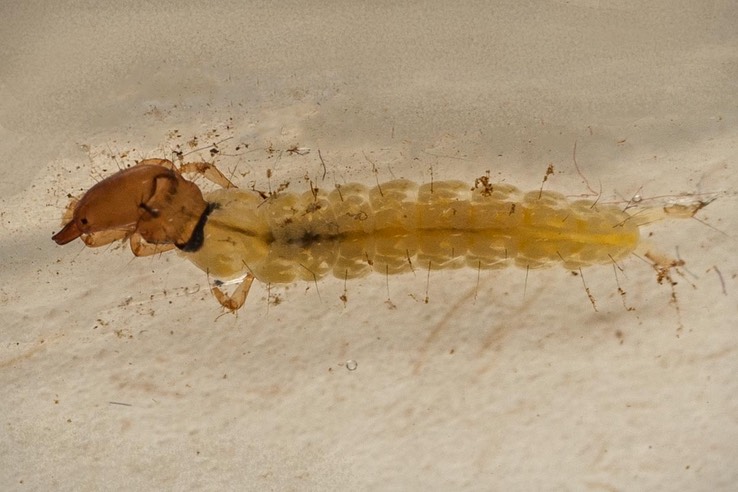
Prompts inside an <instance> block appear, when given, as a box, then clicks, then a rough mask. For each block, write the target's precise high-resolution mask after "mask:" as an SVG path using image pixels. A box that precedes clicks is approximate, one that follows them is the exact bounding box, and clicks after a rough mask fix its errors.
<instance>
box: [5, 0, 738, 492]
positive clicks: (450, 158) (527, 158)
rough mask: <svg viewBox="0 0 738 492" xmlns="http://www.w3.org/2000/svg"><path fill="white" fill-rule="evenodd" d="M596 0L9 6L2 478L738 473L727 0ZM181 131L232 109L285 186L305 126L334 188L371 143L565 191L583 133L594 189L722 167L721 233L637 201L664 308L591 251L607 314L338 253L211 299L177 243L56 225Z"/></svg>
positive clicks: (540, 478)
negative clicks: (321, 266) (363, 271)
mask: <svg viewBox="0 0 738 492" xmlns="http://www.w3.org/2000/svg"><path fill="white" fill-rule="evenodd" d="M611 4H612V3H611V2H595V1H584V0H581V1H572V2H540V3H530V4H525V5H523V4H521V3H520V2H495V3H494V5H493V6H491V7H490V6H488V5H487V4H486V3H484V2H482V3H479V4H478V5H474V4H471V3H468V4H465V6H463V7H458V8H455V9H454V8H450V7H443V6H440V5H439V4H438V3H433V2H431V3H428V4H425V3H414V4H412V5H411V6H397V5H395V4H394V3H393V2H388V3H386V4H381V5H380V4H372V3H359V2H354V3H346V4H345V5H339V4H337V3H331V4H327V3H326V4H325V5H311V6H309V7H307V6H305V5H302V4H301V3H294V4H292V3H288V2H281V6H279V7H274V6H267V5H266V4H264V5H262V4H256V3H251V4H249V5H248V6H247V7H244V6H243V5H242V3H241V2H232V3H228V2H220V3H218V5H215V6H212V5H207V6H205V5H204V4H202V5H201V4H200V3H198V2H171V3H170V2H157V5H156V6H153V5H150V4H148V3H144V2H141V3H137V2H119V3H118V5H117V6H115V7H107V8H102V7H97V6H94V4H93V3H87V2H67V3H65V6H64V7H61V6H58V5H57V4H56V3H54V4H52V3H49V4H48V5H47V4H45V3H44V2H35V3H34V2H23V3H22V4H21V3H16V4H15V5H12V6H8V5H6V6H3V7H2V8H1V10H2V15H1V16H0V23H1V28H0V64H1V66H2V67H3V68H2V72H1V73H0V101H1V102H0V137H1V138H0V170H2V179H0V191H2V193H1V194H0V200H1V201H0V204H1V205H0V207H1V208H0V218H1V219H2V225H1V229H0V234H1V235H0V259H2V262H3V266H2V269H1V270H0V280H2V282H1V283H0V313H2V330H1V332H0V333H2V334H1V335H0V384H2V388H3V391H4V392H3V398H2V402H0V415H2V421H1V422H0V424H2V427H1V428H0V443H2V445H0V489H2V490H51V489H55V490H71V489H75V490H96V489H130V490H132V489H162V488H177V489H198V488H199V489H213V490H222V489H224V488H228V489H236V488H251V489H259V490H264V489H271V490H280V489H291V490H297V489H336V488H338V487H344V488H349V487H350V488H354V489H370V488H374V489H378V488H390V489H401V488H403V489H420V488H428V489H450V488H469V489H488V490H489V489H499V490H532V489H557V490H731V489H732V488H733V487H734V486H735V483H736V481H737V480H738V472H737V471H736V470H738V466H736V465H737V464H738V420H737V419H736V415H738V396H737V395H738V383H737V382H736V378H735V374H736V370H737V369H738V352H737V348H738V337H737V336H736V330H735V320H736V319H737V318H736V316H737V315H738V312H737V311H738V303H737V302H736V296H737V292H738V290H737V289H738V285H736V276H738V265H737V264H736V260H735V255H733V254H731V253H732V252H733V251H734V250H735V247H736V239H735V237H734V231H735V230H736V227H737V226H738V217H736V212H735V210H736V199H735V191H736V189H737V188H738V173H736V160H737V159H738V144H736V142H738V130H736V128H738V127H737V124H738V90H737V89H738V88H737V87H736V80H738V34H736V30H735V26H736V25H737V24H738V9H736V7H735V4H734V3H733V2H730V1H723V2H721V1H713V2H702V1H696V0H695V1H682V2H665V1H663V2H662V1H657V2H645V1H644V2H641V1H631V2H617V3H616V5H611ZM52 5H53V6H52ZM226 127H229V128H226ZM213 128H216V129H218V134H219V135H220V136H218V137H216V136H215V135H214V134H213V132H211V131H210V130H211V129H213ZM174 130H179V134H180V135H181V137H178V136H176V135H175V133H174ZM194 136H197V137H198V139H199V144H200V145H202V146H206V145H208V144H210V143H212V142H213V141H217V140H219V139H222V138H224V137H227V136H233V138H232V139H231V140H228V141H227V142H224V143H223V144H222V146H221V148H222V149H223V150H224V152H223V154H231V155H220V156H219V157H218V158H217V160H216V162H217V163H218V165H219V166H220V167H221V168H223V169H227V170H229V171H232V172H234V173H235V174H234V176H235V179H236V180H237V181H239V183H240V184H242V185H244V186H248V185H249V183H250V182H251V181H255V182H256V185H257V186H258V187H261V188H265V187H266V186H267V180H266V177H265V173H266V169H267V168H269V169H272V170H273V171H274V177H273V178H272V185H275V184H277V183H279V182H281V181H284V180H290V181H291V183H292V184H291V189H293V188H292V187H294V188H295V189H305V183H304V182H303V181H301V178H302V177H303V176H304V175H305V174H308V175H309V176H310V177H311V178H313V179H316V178H317V179H319V178H320V175H321V173H322V168H321V165H320V159H319V157H318V152H317V151H318V149H320V151H321V155H322V156H323V159H324V161H325V163H326V166H327V170H328V176H329V177H328V178H327V181H326V184H325V186H332V183H333V182H334V180H335V181H337V182H342V181H344V180H346V181H362V182H366V183H367V184H370V185H371V184H372V183H373V182H374V176H373V175H372V173H371V162H373V163H375V164H376V166H377V168H378V170H379V178H380V179H391V178H392V177H400V176H404V177H407V178H409V179H413V180H415V181H428V180H429V179H430V173H429V168H430V167H431V166H432V168H433V177H434V179H473V178H474V177H476V176H478V175H480V174H482V173H483V172H484V171H485V170H487V169H490V170H491V171H492V177H493V178H494V179H495V180H505V181H507V182H510V183H511V184H515V185H517V186H520V187H521V188H523V189H535V188H537V187H538V186H539V185H540V180H541V178H542V176H543V174H544V172H545V169H546V166H547V165H548V164H550V163H551V164H554V166H555V167H556V170H557V173H556V174H555V175H554V176H553V177H551V178H550V179H549V181H548V183H547V186H549V187H550V189H554V190H557V191H562V192H565V193H568V194H572V195H576V194H580V193H584V192H585V191H586V188H585V187H584V184H583V183H582V180H581V178H580V177H579V176H578V175H577V173H576V171H575V169H574V166H573V162H572V147H573V145H574V142H575V141H576V142H577V161H578V162H579V164H580V166H581V167H582V168H583V171H584V172H585V173H586V174H587V176H588V178H589V180H590V182H591V183H592V185H593V187H594V188H595V189H600V187H601V188H602V190H603V199H608V200H612V199H614V198H616V197H617V196H618V195H619V196H622V197H630V196H631V195H632V194H633V193H635V192H636V191H637V190H639V189H640V188H641V187H642V189H641V191H640V193H641V195H643V196H644V197H650V196H660V195H673V194H676V193H680V192H723V193H722V194H721V196H720V198H719V199H718V200H717V201H716V202H714V203H713V204H711V205H710V206H709V207H708V208H706V209H705V210H704V211H703V212H702V213H701V214H700V217H701V218H702V219H703V220H705V221H706V222H707V223H708V224H709V225H711V226H713V227H715V228H717V229H720V230H721V231H725V233H727V235H725V234H722V233H721V232H718V231H716V230H715V229H712V228H710V227H708V226H705V225H702V224H700V223H698V222H696V221H681V222H670V223H663V224H658V225H655V226H654V227H651V228H648V229H647V231H646V232H647V233H648V232H653V233H654V235H653V237H651V238H649V241H651V242H652V243H653V244H656V245H657V246H658V247H659V248H660V249H661V250H663V251H665V252H666V253H669V254H675V248H676V247H678V252H679V255H680V256H681V257H682V258H684V259H685V260H686V261H687V270H688V272H689V273H688V278H689V281H690V282H691V283H693V284H694V288H693V287H692V286H690V285H689V282H686V281H681V282H680V283H679V285H678V286H677V295H678V304H679V309H680V313H681V323H680V321H679V317H678V316H677V313H676V310H675V308H674V306H673V305H670V304H669V295H670V291H669V289H668V288H666V287H664V286H658V285H657V284H656V282H655V279H654V274H653V272H652V271H651V270H650V268H649V267H648V266H647V265H646V264H644V263H643V262H641V261H639V260H638V259H633V260H630V261H627V262H625V263H624V265H623V267H624V269H625V272H624V273H622V274H620V275H619V279H620V282H621V284H622V285H623V287H624V288H625V290H626V291H627V292H628V303H629V305H631V306H633V307H634V308H635V311H626V310H625V309H624V308H623V306H622V304H621V303H620V300H619V296H618V295H617V291H616V286H615V282H614V276H613V272H612V269H609V268H593V269H589V270H586V271H585V279H586V280H587V284H588V285H589V287H590V289H591V290H592V293H593V294H594V296H595V297H596V299H597V302H598V307H599V312H597V313H595V312H594V311H593V310H592V308H591V306H590V304H589V302H588V301H587V298H586V294H585V292H584V290H583V288H582V285H581V279H580V278H578V277H572V276H571V275H570V274H569V273H567V272H564V271H561V270H559V269H552V270H546V271H535V272H530V275H529V276H528V281H527V287H525V272H522V271H520V270H514V269H513V270H505V271H500V272H493V273H483V274H482V276H481V278H480V280H479V285H478V286H477V273H476V272H473V271H457V272H434V273H433V275H431V277H430V281H429V282H426V275H425V273H423V272H418V274H417V275H415V276H413V275H407V276H403V277H399V278H390V279H389V283H388V282H387V281H386V279H384V278H382V277H381V276H375V277H369V278H366V279H363V280H360V281H355V282H352V283H349V284H348V285H347V288H348V297H349V301H348V303H347V304H346V305H345V306H344V305H343V303H342V302H341V301H340V300H339V296H340V295H341V294H343V289H344V286H343V282H341V281H338V280H334V279H329V280H326V281H323V282H321V283H320V284H319V285H318V290H319V292H320V293H319V294H318V293H316V288H315V286H312V285H305V284H297V285H295V286H289V287H288V288H284V287H281V288H277V289H274V290H273V291H272V294H275V293H276V294H277V295H279V296H280V299H281V300H282V301H283V302H281V303H280V304H278V305H271V306H269V307H268V309H267V302H266V296H267V290H266V287H265V286H255V287H254V289H253V291H252V295H251V297H250V298H249V300H248V301H247V304H246V306H245V308H244V309H243V310H242V311H241V312H240V313H239V315H238V316H237V317H234V316H230V315H226V316H222V317H219V315H220V310H219V307H218V306H217V303H216V302H215V300H214V299H213V298H212V297H211V296H210V295H209V294H208V293H207V289H206V278H205V276H204V274H202V272H200V271H199V270H197V269H196V268H194V267H193V266H192V265H190V264H188V263H186V262H184V261H183V260H182V259H180V258H178V257H177V256H176V255H174V254H170V255H165V256H162V257H160V258H157V257H155V258H139V259H132V256H131V255H130V253H129V252H128V251H127V250H126V249H125V248H123V249H115V248H105V249H101V250H90V249H85V248H82V246H81V245H80V244H72V245H69V246H66V247H64V248H60V247H57V246H56V245H54V244H53V243H52V241H51V240H50V236H51V233H52V231H56V230H58V224H59V218H60V215H61V213H62V210H63V209H64V207H65V205H66V202H67V197H66V195H67V193H79V192H81V191H82V190H84V189H86V188H87V187H89V186H90V185H91V184H92V183H93V182H94V180H95V179H96V178H99V177H100V176H103V175H107V174H109V173H110V172H112V171H114V170H115V169H116V162H115V161H114V160H113V159H112V158H111V157H110V156H111V155H115V156H116V158H117V161H118V162H119V163H121V165H123V164H126V163H130V162H132V161H133V160H134V159H140V158H143V157H155V156H157V157H167V156H168V155H169V154H170V152H171V150H172V149H173V147H174V146H175V145H177V144H182V145H183V146H186V144H185V143H186V142H187V141H188V140H190V139H191V138H192V137H194ZM240 143H246V144H249V148H248V151H247V152H244V150H243V149H240V150H236V147H237V146H238V145H239V144H240ZM293 145H299V146H300V147H305V148H309V149H310V152H309V153H308V154H307V155H290V154H289V153H287V152H284V151H285V150H286V149H288V148H290V147H291V146H293ZM270 146H271V148H272V149H273V150H274V151H273V152H269V147H270ZM125 153H127V154H128V155H127V157H125V156H124V157H122V156H121V154H125ZM208 156H209V154H208V152H207V150H206V151H202V152H199V153H195V154H194V155H192V156H190V157H192V158H198V157H202V158H208ZM103 170H106V171H103ZM715 267H717V270H718V271H719V272H721V274H722V278H723V280H724V284H725V286H724V290H725V293H724V292H723V287H722V285H721V283H720V279H719V276H718V274H717V272H716V271H715V269H714V268H715ZM426 285H428V287H427V288H428V295H429V303H428V304H425V303H424V302H422V301H423V298H424V297H425V295H426ZM388 286H389V287H388ZM388 288H389V292H390V297H391V299H392V302H393V303H394V305H395V308H394V309H391V308H390V307H389V304H388V303H385V301H386V299H387V295H388V294H387V289H388ZM524 290H525V296H524V295H523V292H524ZM475 295H476V300H475ZM680 325H681V328H680ZM349 360H353V361H356V362H357V367H356V369H355V370H353V371H349V370H347V369H346V362H347V361H349ZM119 403H122V404H124V405H121V404H119Z"/></svg>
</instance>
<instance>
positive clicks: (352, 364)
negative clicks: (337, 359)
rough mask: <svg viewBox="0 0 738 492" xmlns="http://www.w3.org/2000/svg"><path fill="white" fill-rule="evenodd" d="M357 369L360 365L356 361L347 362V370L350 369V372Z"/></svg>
mask: <svg viewBox="0 0 738 492" xmlns="http://www.w3.org/2000/svg"><path fill="white" fill-rule="evenodd" d="M357 367H359V364H358V362H356V361H355V360H347V361H346V369H348V370H349V371H355V370H356V368H357Z"/></svg>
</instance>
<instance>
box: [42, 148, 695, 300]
mask: <svg viewBox="0 0 738 492" xmlns="http://www.w3.org/2000/svg"><path fill="white" fill-rule="evenodd" d="M187 173H196V174H200V175H203V176H205V177H206V178H208V179H209V180H211V181H213V182H214V183H216V184H217V185H219V186H220V187H221V189H218V190H215V191H212V192H209V193H206V194H203V192H202V191H201V190H200V188H199V187H198V186H197V185H196V184H195V183H193V182H192V181H188V180H187V179H185V178H184V177H183V174H187ZM707 203H708V202H703V201H694V202H692V203H689V204H687V205H684V204H679V205H672V206H667V207H655V208H650V209H644V208H642V209H639V210H638V211H637V212H635V213H629V212H627V211H624V210H621V209H620V208H618V207H615V206H613V205H607V204H597V203H596V202H594V201H591V200H575V201H571V200H568V199H567V198H566V197H565V196H564V195H562V194H560V193H556V192H552V191H543V190H539V191H532V192H522V191H520V190H518V189H517V188H515V187H514V186H511V185H508V184H497V183H491V182H490V181H489V178H488V177H486V176H485V177H481V178H478V179H476V180H475V182H474V183H464V182H461V181H441V182H432V183H427V184H420V185H419V184H417V183H414V182H412V181H408V180H404V179H399V180H394V181H389V182H385V183H379V184H378V185H377V186H374V187H367V186H365V185H362V184H358V183H351V184H344V185H336V187H335V188H334V189H333V190H330V191H326V190H322V189H316V188H311V189H310V190H309V191H306V192H304V193H301V194H300V193H286V192H279V193H272V194H264V193H260V192H257V191H253V190H244V189H239V188H237V187H236V186H235V185H234V184H233V183H231V181H230V180H228V178H226V177H225V176H224V175H223V174H222V173H221V172H220V171H219V170H218V169H217V168H216V167H215V166H214V165H212V164H209V163H206V162H192V163H186V164H183V165H182V166H180V167H179V168H177V167H176V166H175V165H174V164H173V163H172V162H171V161H169V160H165V159H147V160H144V161H141V162H140V163H139V164H138V165H136V166H133V167H131V168H128V169H124V170H122V171H119V172H118V173H116V174H114V175H112V176H110V177H108V178H106V179H104V180H103V181H101V182H99V183H97V184H96V185H95V186H93V187H92V188H90V189H89V190H88V191H87V193H85V194H84V195H83V196H82V198H80V199H79V200H74V201H73V202H72V203H71V204H70V206H69V209H68V211H67V214H66V216H65V219H64V221H65V225H64V227H63V229H62V230H61V231H59V232H58V233H56V234H55V235H54V236H53V239H54V241H56V242H57V243H58V244H60V245H61V244H66V243H68V242H70V241H73V240H74V239H76V238H78V237H80V238H81V239H82V240H83V241H84V242H85V244H87V245H88V246H100V245H104V244H109V243H111V242H113V241H116V240H125V239H127V240H129V241H130V245H131V249H132V251H133V253H134V254H135V255H136V256H144V255H150V254H154V253H160V252H162V251H166V250H170V249H175V248H176V249H178V250H179V253H180V254H181V255H182V256H184V257H185V258H187V259H188V260H190V261H191V262H193V263H194V264H195V265H197V266H198V267H199V268H201V269H202V270H203V271H205V272H207V273H208V275H209V276H210V277H212V278H214V279H215V282H214V284H213V286H212V292H213V294H214V295H215V297H216V298H217V299H218V301H219V302H220V303H221V305H223V306H224V307H225V308H227V309H229V310H237V309H239V308H240V307H241V306H242V305H243V304H244V302H245V300H246V298H247V295H248V292H249V288H250V286H251V284H252V282H253V281H254V280H255V279H257V280H259V281H261V282H264V283H269V284H278V283H287V282H294V281H298V280H302V281H311V282H312V281H315V280H317V279H320V278H322V277H324V276H326V275H329V274H330V275H334V276H336V277H338V278H340V279H353V278H358V277H362V276H365V275H367V274H369V273H371V272H378V273H381V274H385V275H391V274H398V273H403V272H407V271H410V270H412V269H413V268H414V267H420V268H423V269H428V270H436V269H450V268H461V267H469V268H475V269H480V270H482V269H499V268H505V267H508V266H511V265H515V266H518V267H522V268H525V269H533V268H541V267H548V266H552V265H561V266H563V267H564V268H567V269H570V270H578V269H581V268H584V267H588V266H591V265H597V264H611V263H613V262H617V261H618V260H620V259H622V258H624V257H626V256H628V255H630V254H632V253H634V252H635V251H636V250H637V249H638V248H639V246H640V232H639V229H640V227H641V226H643V225H645V224H648V223H650V222H653V221H656V220H661V219H663V218H668V217H674V218H687V217H692V216H694V214H696V213H697V211H699V210H700V209H701V208H703V207H704V206H705V205H706V204H707ZM643 254H644V255H645V257H647V258H649V259H650V260H651V261H652V262H653V263H654V266H655V267H656V268H657V270H658V269H659V268H660V269H662V270H664V269H665V270H666V272H667V273H666V274H667V275H668V269H669V268H671V267H673V266H677V265H675V264H672V263H670V260H668V259H665V258H664V257H663V256H661V255H657V254H653V253H650V252H648V251H645V252H643ZM224 283H236V284H238V287H237V288H236V290H235V292H233V294H231V295H228V294H226V293H224V292H223V290H221V286H222V285H223V284H224Z"/></svg>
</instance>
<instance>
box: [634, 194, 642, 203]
mask: <svg viewBox="0 0 738 492" xmlns="http://www.w3.org/2000/svg"><path fill="white" fill-rule="evenodd" d="M642 200H643V197H642V196H641V195H639V194H635V195H633V203H641V201H642Z"/></svg>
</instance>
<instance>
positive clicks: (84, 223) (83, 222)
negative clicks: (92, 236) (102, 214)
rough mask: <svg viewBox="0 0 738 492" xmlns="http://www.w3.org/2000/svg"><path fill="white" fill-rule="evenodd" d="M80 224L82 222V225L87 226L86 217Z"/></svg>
mask: <svg viewBox="0 0 738 492" xmlns="http://www.w3.org/2000/svg"><path fill="white" fill-rule="evenodd" d="M80 222H82V225H87V222H88V220H87V217H82V219H81V220H80Z"/></svg>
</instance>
